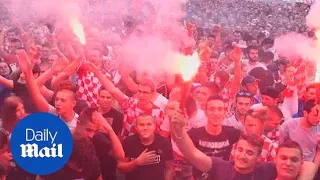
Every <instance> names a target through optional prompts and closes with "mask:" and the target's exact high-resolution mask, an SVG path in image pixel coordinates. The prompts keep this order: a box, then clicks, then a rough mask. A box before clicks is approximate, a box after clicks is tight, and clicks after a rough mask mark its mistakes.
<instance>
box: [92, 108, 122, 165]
mask: <svg viewBox="0 0 320 180" xmlns="http://www.w3.org/2000/svg"><path fill="white" fill-rule="evenodd" d="M92 119H95V120H97V122H98V124H99V126H100V131H102V132H104V133H107V134H108V135H109V138H110V141H111V148H112V150H111V155H112V156H113V157H114V158H115V159H116V160H122V159H124V151H123V147H122V144H121V142H120V140H119V138H118V136H117V135H116V133H115V132H114V131H113V129H112V127H111V126H110V125H109V123H108V122H107V121H106V120H105V118H104V117H103V116H102V114H101V113H100V112H97V111H96V112H94V113H93V114H92Z"/></svg>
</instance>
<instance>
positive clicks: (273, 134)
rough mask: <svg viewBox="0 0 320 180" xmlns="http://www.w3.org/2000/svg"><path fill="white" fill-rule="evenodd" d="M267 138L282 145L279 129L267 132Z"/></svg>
mask: <svg viewBox="0 0 320 180" xmlns="http://www.w3.org/2000/svg"><path fill="white" fill-rule="evenodd" d="M266 136H267V137H268V138H269V139H270V140H271V141H272V142H274V143H276V144H279V143H280V130H279V128H277V129H274V130H273V131H270V132H267V134H266Z"/></svg>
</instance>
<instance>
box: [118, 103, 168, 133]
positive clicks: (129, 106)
mask: <svg viewBox="0 0 320 180" xmlns="http://www.w3.org/2000/svg"><path fill="white" fill-rule="evenodd" d="M121 108H122V109H123V111H124V112H123V113H124V115H125V118H124V121H123V126H122V132H121V138H122V139H124V138H126V137H128V136H130V135H133V134H135V133H136V128H135V126H136V118H137V117H138V116H139V115H141V114H144V113H147V114H150V115H151V116H152V117H153V118H154V120H155V122H156V132H159V131H160V126H161V124H162V123H163V121H164V112H163V111H162V110H161V109H160V108H159V107H157V106H155V105H153V106H152V108H151V109H148V110H143V109H140V108H139V107H138V99H136V98H134V97H126V99H125V101H124V102H123V103H122V104H121Z"/></svg>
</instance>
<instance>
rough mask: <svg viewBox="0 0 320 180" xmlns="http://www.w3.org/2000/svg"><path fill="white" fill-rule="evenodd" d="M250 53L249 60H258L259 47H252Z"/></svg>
mask: <svg viewBox="0 0 320 180" xmlns="http://www.w3.org/2000/svg"><path fill="white" fill-rule="evenodd" d="M248 53H249V61H252V62H257V61H258V60H259V51H258V49H250V50H249V52H248Z"/></svg>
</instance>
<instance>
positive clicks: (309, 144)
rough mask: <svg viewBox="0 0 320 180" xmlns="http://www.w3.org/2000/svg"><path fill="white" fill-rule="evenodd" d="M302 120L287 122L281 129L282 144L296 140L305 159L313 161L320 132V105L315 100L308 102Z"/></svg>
mask: <svg viewBox="0 0 320 180" xmlns="http://www.w3.org/2000/svg"><path fill="white" fill-rule="evenodd" d="M303 114H304V116H303V117H302V118H300V119H292V120H288V121H285V122H284V123H283V124H282V125H281V127H280V143H281V142H284V141H285V140H287V139H291V140H295V141H296V142H297V143H299V145H300V146H301V148H302V150H303V158H304V159H305V160H306V161H313V160H314V158H315V155H316V152H317V138H318V134H319V132H320V128H319V122H320V105H318V104H316V102H315V100H309V101H307V102H306V104H305V106H304V111H303Z"/></svg>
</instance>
